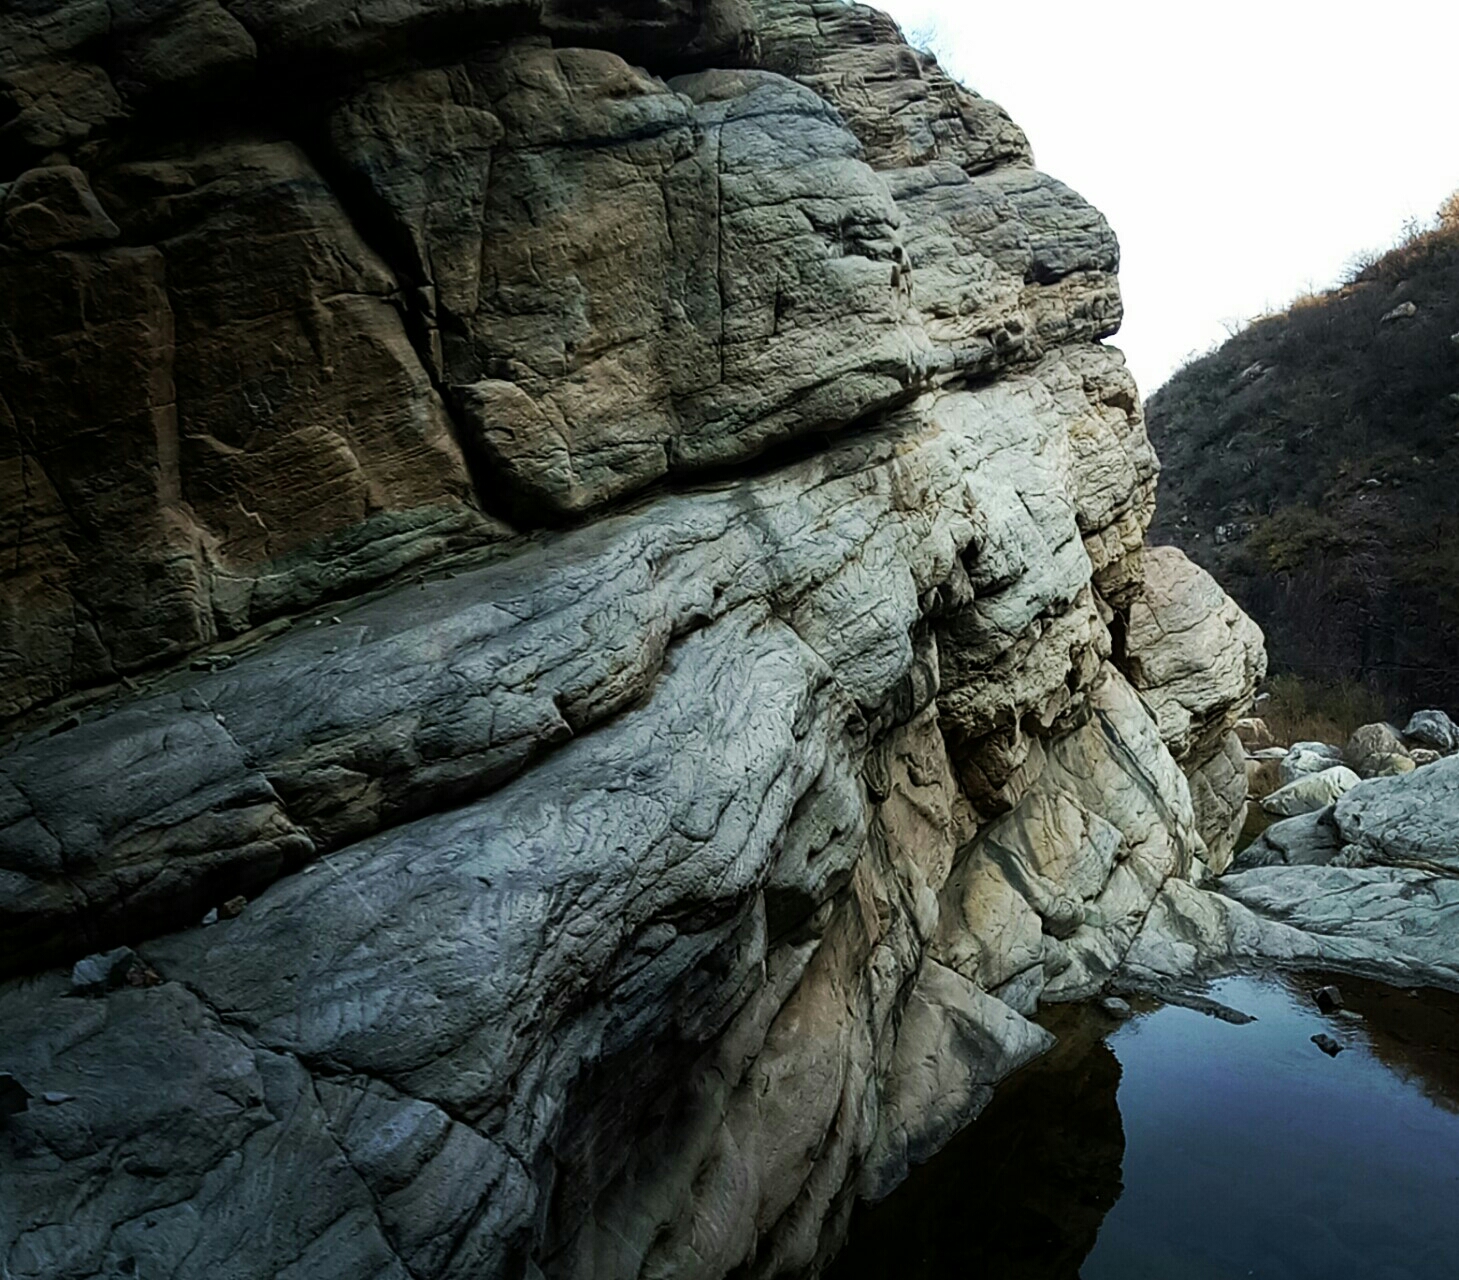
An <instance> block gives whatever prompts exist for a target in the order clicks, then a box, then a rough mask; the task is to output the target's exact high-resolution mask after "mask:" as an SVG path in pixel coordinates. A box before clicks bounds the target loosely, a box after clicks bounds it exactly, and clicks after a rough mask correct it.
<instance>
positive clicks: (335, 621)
mask: <svg viewBox="0 0 1459 1280" xmlns="http://www.w3.org/2000/svg"><path fill="white" fill-rule="evenodd" d="M329 625H330V626H332V627H337V626H339V618H338V616H336V617H333V618H331V619H330V620H329Z"/></svg>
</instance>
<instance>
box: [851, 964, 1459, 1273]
mask: <svg viewBox="0 0 1459 1280" xmlns="http://www.w3.org/2000/svg"><path fill="white" fill-rule="evenodd" d="M1326 981H1332V982H1335V983H1336V984H1337V985H1338V986H1339V987H1340V988H1341V991H1342V994H1343V997H1344V1002H1345V1004H1346V1006H1347V1009H1346V1011H1345V1012H1344V1013H1342V1014H1336V1015H1325V1014H1323V1013H1321V1012H1320V1011H1319V1010H1318V1008H1317V1006H1316V1004H1315V1002H1314V1001H1313V999H1312V994H1311V993H1312V991H1313V989H1315V988H1316V987H1317V986H1320V985H1322V983H1323V982H1326ZM1211 994H1212V995H1213V996H1214V997H1215V998H1216V999H1217V1000H1219V1001H1221V1002H1223V1003H1225V1004H1227V1005H1231V1006H1233V1007H1235V1008H1237V1009H1240V1010H1242V1011H1243V1012H1245V1013H1247V1014H1251V1015H1254V1016H1255V1019H1256V1021H1254V1022H1250V1023H1247V1024H1244V1025H1235V1024H1233V1023H1230V1022H1226V1021H1222V1020H1220V1019H1218V1018H1215V1017H1211V1016H1209V1015H1207V1014H1203V1013H1199V1012H1196V1011H1194V1010H1191V1009H1185V1008H1179V1007H1174V1006H1162V1007H1158V1008H1153V1009H1148V1010H1144V1011H1142V1012H1140V1013H1139V1014H1138V1016H1136V1017H1135V1018H1133V1019H1131V1020H1130V1021H1128V1022H1126V1023H1123V1024H1114V1023H1112V1022H1110V1021H1109V1020H1108V1019H1105V1018H1103V1017H1102V1016H1101V1015H1098V1014H1096V1013H1093V1012H1092V1011H1090V1010H1080V1009H1055V1010H1053V1011H1052V1012H1051V1013H1050V1015H1049V1024H1050V1027H1051V1029H1052V1030H1054V1031H1055V1032H1056V1033H1057V1034H1058V1035H1059V1036H1060V1045H1059V1047H1058V1048H1057V1049H1055V1050H1054V1051H1053V1052H1052V1053H1051V1054H1049V1055H1047V1056H1046V1057H1045V1058H1043V1059H1041V1060H1040V1061H1039V1062H1037V1063H1035V1064H1033V1065H1032V1066H1030V1067H1028V1068H1025V1069H1024V1070H1023V1071H1022V1072H1020V1073H1019V1074H1018V1075H1016V1076H1015V1077H1013V1078H1012V1079H1011V1080H1009V1081H1008V1082H1007V1083H1006V1084H1005V1085H1004V1086H1003V1087H1002V1088H1001V1089H1000V1090H999V1092H998V1095H997V1097H996V1098H995V1099H994V1101H993V1103H992V1104H991V1105H990V1106H989V1108H988V1109H987V1111H985V1112H984V1114H983V1116H982V1117H981V1118H980V1119H979V1120H978V1121H977V1123H975V1124H974V1125H972V1126H971V1127H970V1128H969V1129H968V1130H967V1131H966V1132H965V1133H963V1134H962V1135H960V1136H959V1137H958V1138H957V1139H956V1140H954V1141H953V1142H952V1143H951V1144H949V1146H948V1147H947V1148H946V1149H945V1150H944V1151H943V1152H942V1153H941V1154H940V1155H938V1156H937V1157H936V1158H935V1159H933V1160H932V1161H930V1162H929V1163H928V1164H926V1165H924V1166H923V1167H922V1168H920V1169H918V1170H916V1171H915V1172H914V1173H913V1175H912V1177H911V1178H909V1179H908V1180H907V1182H905V1183H904V1184H903V1185H902V1186H901V1187H900V1188H898V1190H897V1191H896V1192H894V1193H893V1194H892V1195H891V1196H890V1197H888V1198H887V1199H886V1200H884V1201H883V1202H881V1203H880V1204H878V1205H876V1206H873V1207H872V1208H870V1209H867V1210H863V1211H862V1212H861V1213H860V1214H859V1215H858V1217H857V1218H856V1220H855V1221H854V1222H853V1225H852V1234H851V1238H850V1240H849V1241H848V1244H847V1247H846V1249H845V1250H844V1251H843V1253H842V1255H841V1257H840V1259H838V1261H837V1263H836V1265H835V1267H834V1268H833V1269H832V1271H831V1272H830V1275H831V1276H832V1277H833V1278H834V1280H854V1278H857V1277H863V1276H865V1277H870V1276H877V1277H885V1276H888V1275H893V1276H898V1277H920V1278H923V1280H931V1278H932V1277H938V1278H939V1280H942V1278H943V1277H961V1276H971V1277H988V1278H989V1280H1074V1278H1075V1277H1079V1278H1081V1280H1218V1278H1219V1280H1231V1278H1239V1277H1248V1276H1250V1277H1259V1278H1261V1280H1338V1278H1339V1277H1343V1278H1347V1277H1352V1278H1354V1280H1455V1277H1459V997H1455V996H1452V995H1448V994H1446V993H1437V992H1421V993H1410V992H1403V991H1395V990H1393V989H1391V988H1386V987H1381V986H1377V985H1374V984H1370V983H1362V982H1358V981H1356V980H1354V979H1351V978H1321V977H1308V976H1306V975H1303V976H1299V977H1295V978H1278V977H1266V976H1262V977H1238V978H1231V979H1228V980H1225V981H1223V982H1220V983H1218V984H1215V985H1214V986H1213V988H1212V990H1211ZM1319 1033H1325V1034H1327V1035H1330V1036H1333V1037H1334V1038H1336V1039H1337V1040H1338V1041H1340V1042H1341V1043H1342V1044H1343V1045H1344V1046H1345V1048H1344V1051H1343V1052H1342V1053H1340V1054H1338V1056H1337V1057H1335V1058H1331V1057H1328V1056H1327V1055H1326V1054H1324V1053H1323V1052H1322V1051H1321V1050H1320V1049H1319V1048H1318V1047H1317V1046H1316V1045H1315V1044H1313V1043H1312V1041H1311V1037H1312V1036H1313V1035H1314V1034H1319Z"/></svg>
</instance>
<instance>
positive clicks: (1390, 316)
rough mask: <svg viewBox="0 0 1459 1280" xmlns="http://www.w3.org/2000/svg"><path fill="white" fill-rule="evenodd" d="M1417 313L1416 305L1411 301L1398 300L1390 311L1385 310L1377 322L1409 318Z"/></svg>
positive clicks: (1382, 322)
mask: <svg viewBox="0 0 1459 1280" xmlns="http://www.w3.org/2000/svg"><path fill="white" fill-rule="evenodd" d="M1416 315H1418V307H1417V306H1416V305H1414V304H1413V303H1412V302H1400V303H1399V304H1398V305H1397V306H1396V307H1394V308H1393V310H1392V311H1386V312H1384V314H1383V318H1382V319H1381V320H1379V321H1378V323H1379V324H1392V323H1393V322H1394V321H1395V320H1411V319H1413V317H1414V316H1416Z"/></svg>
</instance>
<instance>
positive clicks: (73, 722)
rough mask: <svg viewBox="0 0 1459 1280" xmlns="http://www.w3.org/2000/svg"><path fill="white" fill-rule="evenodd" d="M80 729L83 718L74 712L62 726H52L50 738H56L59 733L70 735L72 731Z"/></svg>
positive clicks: (62, 722)
mask: <svg viewBox="0 0 1459 1280" xmlns="http://www.w3.org/2000/svg"><path fill="white" fill-rule="evenodd" d="M80 727H81V717H80V716H78V715H77V714H76V713H75V712H74V711H73V712H72V713H71V714H70V715H69V716H67V717H66V718H65V719H64V720H62V721H61V723H60V724H57V725H52V726H51V733H50V736H51V737H53V738H54V737H55V736H56V735H57V734H58V733H70V731H71V730H72V729H79V728H80Z"/></svg>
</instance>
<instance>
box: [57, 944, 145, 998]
mask: <svg viewBox="0 0 1459 1280" xmlns="http://www.w3.org/2000/svg"><path fill="white" fill-rule="evenodd" d="M141 963H142V962H141V960H140V959H139V958H138V956H137V953H136V952H135V951H133V950H132V949H131V947H117V948H116V950H114V951H102V952H98V953H97V954H96V955H90V956H87V957H86V958H85V959H82V960H78V961H76V963H75V964H74V965H72V966H71V991H72V994H74V995H100V994H101V993H102V992H104V991H115V990H116V989H117V988H118V987H120V986H121V985H122V984H123V983H125V982H126V981H127V976H128V974H129V973H130V971H131V970H132V968H133V967H134V966H137V965H140V964H141Z"/></svg>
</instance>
